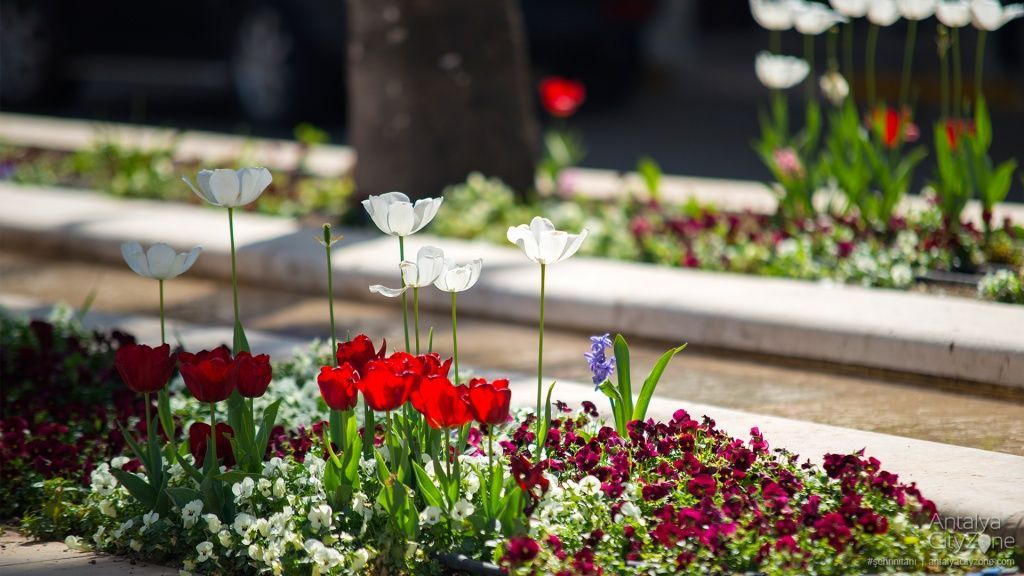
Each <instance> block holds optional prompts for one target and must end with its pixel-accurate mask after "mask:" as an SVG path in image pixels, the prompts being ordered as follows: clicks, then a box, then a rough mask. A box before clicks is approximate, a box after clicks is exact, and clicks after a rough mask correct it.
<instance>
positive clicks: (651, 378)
mask: <svg viewBox="0 0 1024 576" xmlns="http://www.w3.org/2000/svg"><path fill="white" fill-rule="evenodd" d="M684 349H686V344H683V345H682V346H679V347H677V348H672V349H670V350H668V351H667V352H665V353H664V354H662V355H661V358H658V361H657V362H656V363H655V364H654V368H652V369H651V373H650V374H649V375H648V376H647V379H646V380H644V386H643V388H641V389H640V397H639V398H637V401H636V408H634V409H633V414H632V415H631V419H632V420H643V419H644V418H646V417H647V407H648V406H649V405H650V403H651V397H652V396H654V389H655V388H657V387H658V381H659V380H661V376H662V374H664V373H665V369H666V368H667V367H668V363H669V362H671V361H672V359H673V358H675V356H676V354H679V353H680V352H682V351H683V350H684Z"/></svg>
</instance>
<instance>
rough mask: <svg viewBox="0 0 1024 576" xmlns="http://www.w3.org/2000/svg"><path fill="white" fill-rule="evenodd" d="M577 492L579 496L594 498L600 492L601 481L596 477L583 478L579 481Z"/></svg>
mask: <svg viewBox="0 0 1024 576" xmlns="http://www.w3.org/2000/svg"><path fill="white" fill-rule="evenodd" d="M579 490H580V493H581V494H585V495H587V496H596V495H597V494H598V493H599V492H600V491H601V481H600V480H598V479H597V477H596V476H591V475H587V476H584V477H583V478H582V479H580V483H579Z"/></svg>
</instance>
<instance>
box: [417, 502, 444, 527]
mask: <svg viewBox="0 0 1024 576" xmlns="http://www.w3.org/2000/svg"><path fill="white" fill-rule="evenodd" d="M440 521H441V509H440V508H438V507H437V506H427V507H426V508H424V509H423V511H422V512H420V523H421V524H426V525H427V526H433V525H434V524H437V523H438V522H440Z"/></svg>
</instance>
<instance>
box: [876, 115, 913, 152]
mask: <svg viewBox="0 0 1024 576" xmlns="http://www.w3.org/2000/svg"><path fill="white" fill-rule="evenodd" d="M869 124H870V125H871V127H872V128H873V129H874V131H875V133H876V134H878V137H879V139H881V141H882V144H883V145H884V146H885V147H886V148H889V149H890V150H891V149H893V148H896V147H897V146H899V145H900V144H902V143H904V142H914V141H915V140H917V139H918V137H919V136H920V135H921V132H920V130H918V128H917V124H914V122H913V120H912V119H911V116H910V110H907V109H904V110H903V111H902V112H901V111H899V110H897V109H895V108H891V107H889V106H881V107H879V108H876V109H875V111H874V112H872V113H871V121H870V122H869Z"/></svg>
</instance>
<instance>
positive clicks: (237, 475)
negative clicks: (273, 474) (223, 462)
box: [214, 470, 263, 484]
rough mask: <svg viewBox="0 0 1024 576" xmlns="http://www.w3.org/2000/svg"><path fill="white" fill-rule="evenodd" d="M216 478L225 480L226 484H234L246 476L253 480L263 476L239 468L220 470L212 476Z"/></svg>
mask: <svg viewBox="0 0 1024 576" xmlns="http://www.w3.org/2000/svg"><path fill="white" fill-rule="evenodd" d="M214 477H215V478H216V479H217V480H220V481H221V482H225V483H227V484H234V483H236V482H241V481H242V480H245V479H246V478H252V479H253V480H254V481H255V480H259V479H260V478H263V474H257V473H255V472H242V471H241V470H229V471H227V472H221V473H220V474H217V475H215V476H214Z"/></svg>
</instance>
